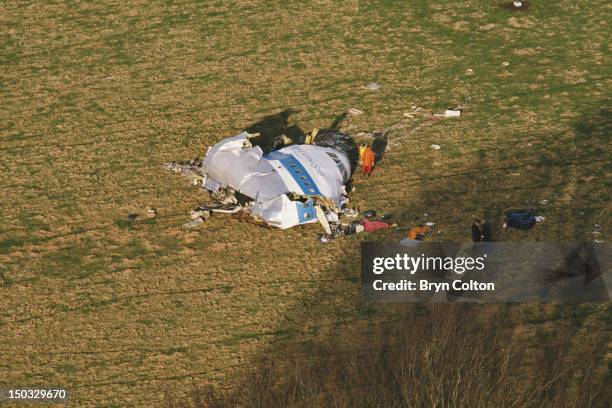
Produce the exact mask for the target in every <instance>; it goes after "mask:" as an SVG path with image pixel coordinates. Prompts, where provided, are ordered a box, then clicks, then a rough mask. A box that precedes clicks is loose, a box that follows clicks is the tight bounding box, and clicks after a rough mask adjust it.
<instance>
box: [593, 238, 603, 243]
mask: <svg viewBox="0 0 612 408" xmlns="http://www.w3.org/2000/svg"><path fill="white" fill-rule="evenodd" d="M593 241H595V243H596V244H603V243H604V242H603V241H602V240H600V239H594V240H593Z"/></svg>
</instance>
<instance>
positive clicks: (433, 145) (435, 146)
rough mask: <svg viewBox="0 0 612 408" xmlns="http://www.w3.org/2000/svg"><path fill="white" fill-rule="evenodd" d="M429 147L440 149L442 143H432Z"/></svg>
mask: <svg viewBox="0 0 612 408" xmlns="http://www.w3.org/2000/svg"><path fill="white" fill-rule="evenodd" d="M429 147H431V148H432V149H434V150H440V145H437V144H432V145H431V146H429Z"/></svg>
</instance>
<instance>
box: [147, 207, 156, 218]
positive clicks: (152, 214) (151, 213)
mask: <svg viewBox="0 0 612 408" xmlns="http://www.w3.org/2000/svg"><path fill="white" fill-rule="evenodd" d="M146 216H147V218H155V217H156V216H157V210H155V208H153V207H151V206H149V207H147V209H146Z"/></svg>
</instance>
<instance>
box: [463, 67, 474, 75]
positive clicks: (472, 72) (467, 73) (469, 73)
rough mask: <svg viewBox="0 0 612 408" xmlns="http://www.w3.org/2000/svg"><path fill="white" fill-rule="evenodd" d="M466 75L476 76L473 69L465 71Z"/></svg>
mask: <svg viewBox="0 0 612 408" xmlns="http://www.w3.org/2000/svg"><path fill="white" fill-rule="evenodd" d="M465 75H474V70H473V69H472V68H468V69H466V70H465Z"/></svg>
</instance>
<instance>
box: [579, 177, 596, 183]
mask: <svg viewBox="0 0 612 408" xmlns="http://www.w3.org/2000/svg"><path fill="white" fill-rule="evenodd" d="M582 180H584V181H586V182H587V183H588V182H589V181H593V180H595V177H594V176H586V177H583V178H582Z"/></svg>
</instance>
